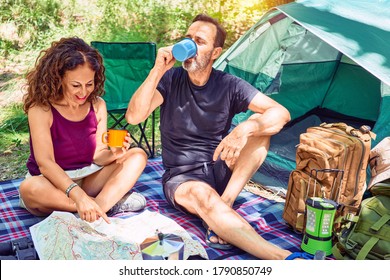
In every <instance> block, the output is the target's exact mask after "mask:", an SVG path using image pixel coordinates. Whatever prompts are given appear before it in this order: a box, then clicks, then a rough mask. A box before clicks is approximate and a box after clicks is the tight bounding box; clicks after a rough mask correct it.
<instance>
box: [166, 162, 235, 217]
mask: <svg viewBox="0 0 390 280" xmlns="http://www.w3.org/2000/svg"><path fill="white" fill-rule="evenodd" d="M231 176H232V172H231V170H230V169H229V167H228V166H227V165H226V163H225V161H223V160H220V159H218V160H217V161H215V162H208V163H206V162H205V163H196V164H193V165H185V166H180V167H175V168H170V169H167V170H165V173H164V175H163V177H162V184H163V190H164V195H165V197H166V199H167V200H168V202H169V203H170V204H171V205H172V206H173V207H175V208H176V209H178V210H180V211H184V212H185V210H184V208H182V207H180V206H179V205H177V204H176V202H175V192H176V190H177V188H178V187H179V186H180V185H181V184H183V183H185V182H188V181H202V182H205V183H207V184H209V185H210V186H211V187H212V188H214V189H215V190H216V191H217V192H218V193H219V195H222V193H223V192H224V190H225V188H226V186H227V184H228V182H229V180H230V177H231Z"/></svg>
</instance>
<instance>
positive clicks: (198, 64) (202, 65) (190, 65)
mask: <svg viewBox="0 0 390 280" xmlns="http://www.w3.org/2000/svg"><path fill="white" fill-rule="evenodd" d="M212 53H213V51H210V52H209V53H207V54H205V55H204V56H203V57H199V56H196V57H195V58H193V59H192V60H191V61H190V60H188V59H187V60H185V61H183V63H182V66H183V68H184V69H185V70H187V72H190V73H192V72H198V71H202V70H204V69H206V68H207V66H208V65H209V63H210V61H211V55H212Z"/></svg>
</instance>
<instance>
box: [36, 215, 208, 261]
mask: <svg viewBox="0 0 390 280" xmlns="http://www.w3.org/2000/svg"><path fill="white" fill-rule="evenodd" d="M110 221H111V224H107V223H106V222H105V221H104V220H103V219H102V218H101V219H99V220H98V221H95V222H93V223H88V222H86V221H83V220H81V219H80V218H77V217H76V216H75V215H73V214H72V213H68V212H58V211H55V212H53V213H52V214H51V215H50V216H49V217H47V218H46V219H44V220H43V221H41V222H39V223H37V224H35V225H33V226H31V227H30V232H31V236H32V240H33V242H34V246H35V249H36V250H37V252H38V255H39V258H40V259H41V260H76V259H83V260H92V259H95V260H125V259H126V260H127V259H129V260H142V253H141V251H140V244H141V243H142V242H143V241H144V240H145V239H146V238H147V237H152V236H154V235H155V233H156V230H158V231H160V232H162V233H164V234H168V233H172V234H175V235H177V236H180V237H181V238H182V239H183V241H184V254H183V255H184V256H183V258H184V259H187V258H188V257H189V256H192V255H200V256H201V257H202V258H205V259H207V258H208V257H207V253H206V250H205V249H204V248H203V246H202V245H201V244H200V243H199V242H198V241H195V240H193V239H192V238H191V236H190V235H189V234H188V233H187V232H186V231H185V230H184V229H183V228H182V227H181V226H179V225H178V224H177V223H176V222H175V221H173V220H172V219H169V218H167V217H165V216H163V215H161V214H159V213H157V212H150V211H148V210H145V211H144V212H142V213H141V214H138V215H135V216H132V217H126V218H114V217H113V218H110Z"/></svg>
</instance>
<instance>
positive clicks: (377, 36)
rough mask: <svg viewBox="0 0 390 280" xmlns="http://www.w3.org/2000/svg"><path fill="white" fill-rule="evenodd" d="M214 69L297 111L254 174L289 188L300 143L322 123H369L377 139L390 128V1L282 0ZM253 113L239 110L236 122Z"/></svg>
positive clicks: (388, 132)
mask: <svg viewBox="0 0 390 280" xmlns="http://www.w3.org/2000/svg"><path fill="white" fill-rule="evenodd" d="M214 68H216V69H219V70H222V71H225V72H228V73H231V74H234V75H236V76H239V77H241V78H243V79H245V80H247V81H248V82H249V83H251V84H252V85H253V86H255V87H256V88H258V89H259V90H260V91H262V92H264V93H265V94H267V95H268V96H270V97H271V98H273V99H274V100H276V101H278V102H279V103H281V104H282V105H284V106H285V107H286V108H287V109H288V110H289V111H290V114H291V116H292V121H291V122H290V123H289V124H288V125H286V127H285V129H283V131H282V132H281V133H279V134H278V135H275V136H274V137H272V139H271V147H270V151H269V153H268V156H267V159H266V161H265V163H264V164H263V165H262V167H261V168H260V169H259V170H258V172H257V173H256V174H255V175H254V177H253V180H254V181H256V182H258V183H261V184H263V185H269V186H275V187H277V188H280V187H282V188H284V189H286V188H287V182H288V175H289V173H290V171H291V170H292V169H294V168H295V145H296V144H298V142H299V134H300V133H302V132H304V131H305V130H306V128H307V127H308V126H312V125H318V124H320V123H321V122H324V121H325V122H338V121H342V122H346V123H348V124H350V125H352V126H354V127H359V126H361V125H363V124H366V125H370V126H371V127H372V128H373V129H372V130H373V132H375V133H376V134H377V138H376V140H375V141H374V142H373V146H374V145H376V144H377V143H378V142H379V141H380V140H382V139H383V138H384V137H386V136H389V135H390V1H389V0H370V1H368V0H343V1H339V0H327V1H325V0H302V1H296V2H292V3H289V4H286V5H282V6H278V7H276V8H274V9H272V10H270V11H269V12H268V13H266V14H265V15H264V16H263V17H262V18H261V19H260V21H259V22H257V23H256V24H255V25H254V26H253V27H252V28H251V29H250V30H248V31H247V33H246V34H244V35H243V36H242V37H241V38H240V39H239V40H237V42H236V43H235V44H233V45H232V46H231V47H230V48H229V49H228V50H227V51H226V52H225V53H224V54H223V55H222V56H221V57H220V58H219V59H218V60H217V61H216V62H215V63H214ZM250 114H251V112H250V111H248V112H247V113H245V114H240V115H237V116H236V117H235V118H234V122H235V123H239V122H241V121H243V120H245V119H246V118H248V117H249V115H250Z"/></svg>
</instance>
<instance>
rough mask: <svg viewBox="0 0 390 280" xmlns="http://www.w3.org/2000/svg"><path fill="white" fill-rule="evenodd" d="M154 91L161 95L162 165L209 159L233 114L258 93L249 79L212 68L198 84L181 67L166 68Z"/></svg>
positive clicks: (175, 165)
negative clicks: (202, 83)
mask: <svg viewBox="0 0 390 280" xmlns="http://www.w3.org/2000/svg"><path fill="white" fill-rule="evenodd" d="M157 90H158V91H159V92H160V93H161V94H162V96H163V98H164V102H163V104H162V105H161V108H160V131H161V145H162V159H163V164H164V167H165V168H173V167H179V166H185V165H194V164H197V163H204V162H211V161H212V157H213V153H214V151H215V149H216V148H217V146H218V144H219V143H220V142H221V140H222V139H223V138H224V137H225V136H226V135H227V134H228V132H229V129H230V126H231V122H232V118H233V117H234V115H235V114H237V113H240V112H244V111H246V110H247V109H248V105H249V103H250V102H251V100H252V99H253V97H254V96H255V95H256V93H257V92H258V90H257V89H256V88H254V87H253V86H252V85H250V84H249V83H248V82H246V81H244V80H242V79H240V78H238V77H235V76H233V75H230V74H228V73H225V72H222V71H218V70H215V69H213V70H212V73H211V75H210V78H209V80H208V81H207V83H206V84H205V85H204V86H200V87H199V86H196V85H194V84H193V83H192V82H191V81H190V79H189V77H188V73H187V71H186V70H184V69H183V68H182V67H179V68H172V69H170V70H169V71H167V72H166V73H165V74H164V76H163V77H162V79H161V81H160V82H159V84H158V86H157Z"/></svg>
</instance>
